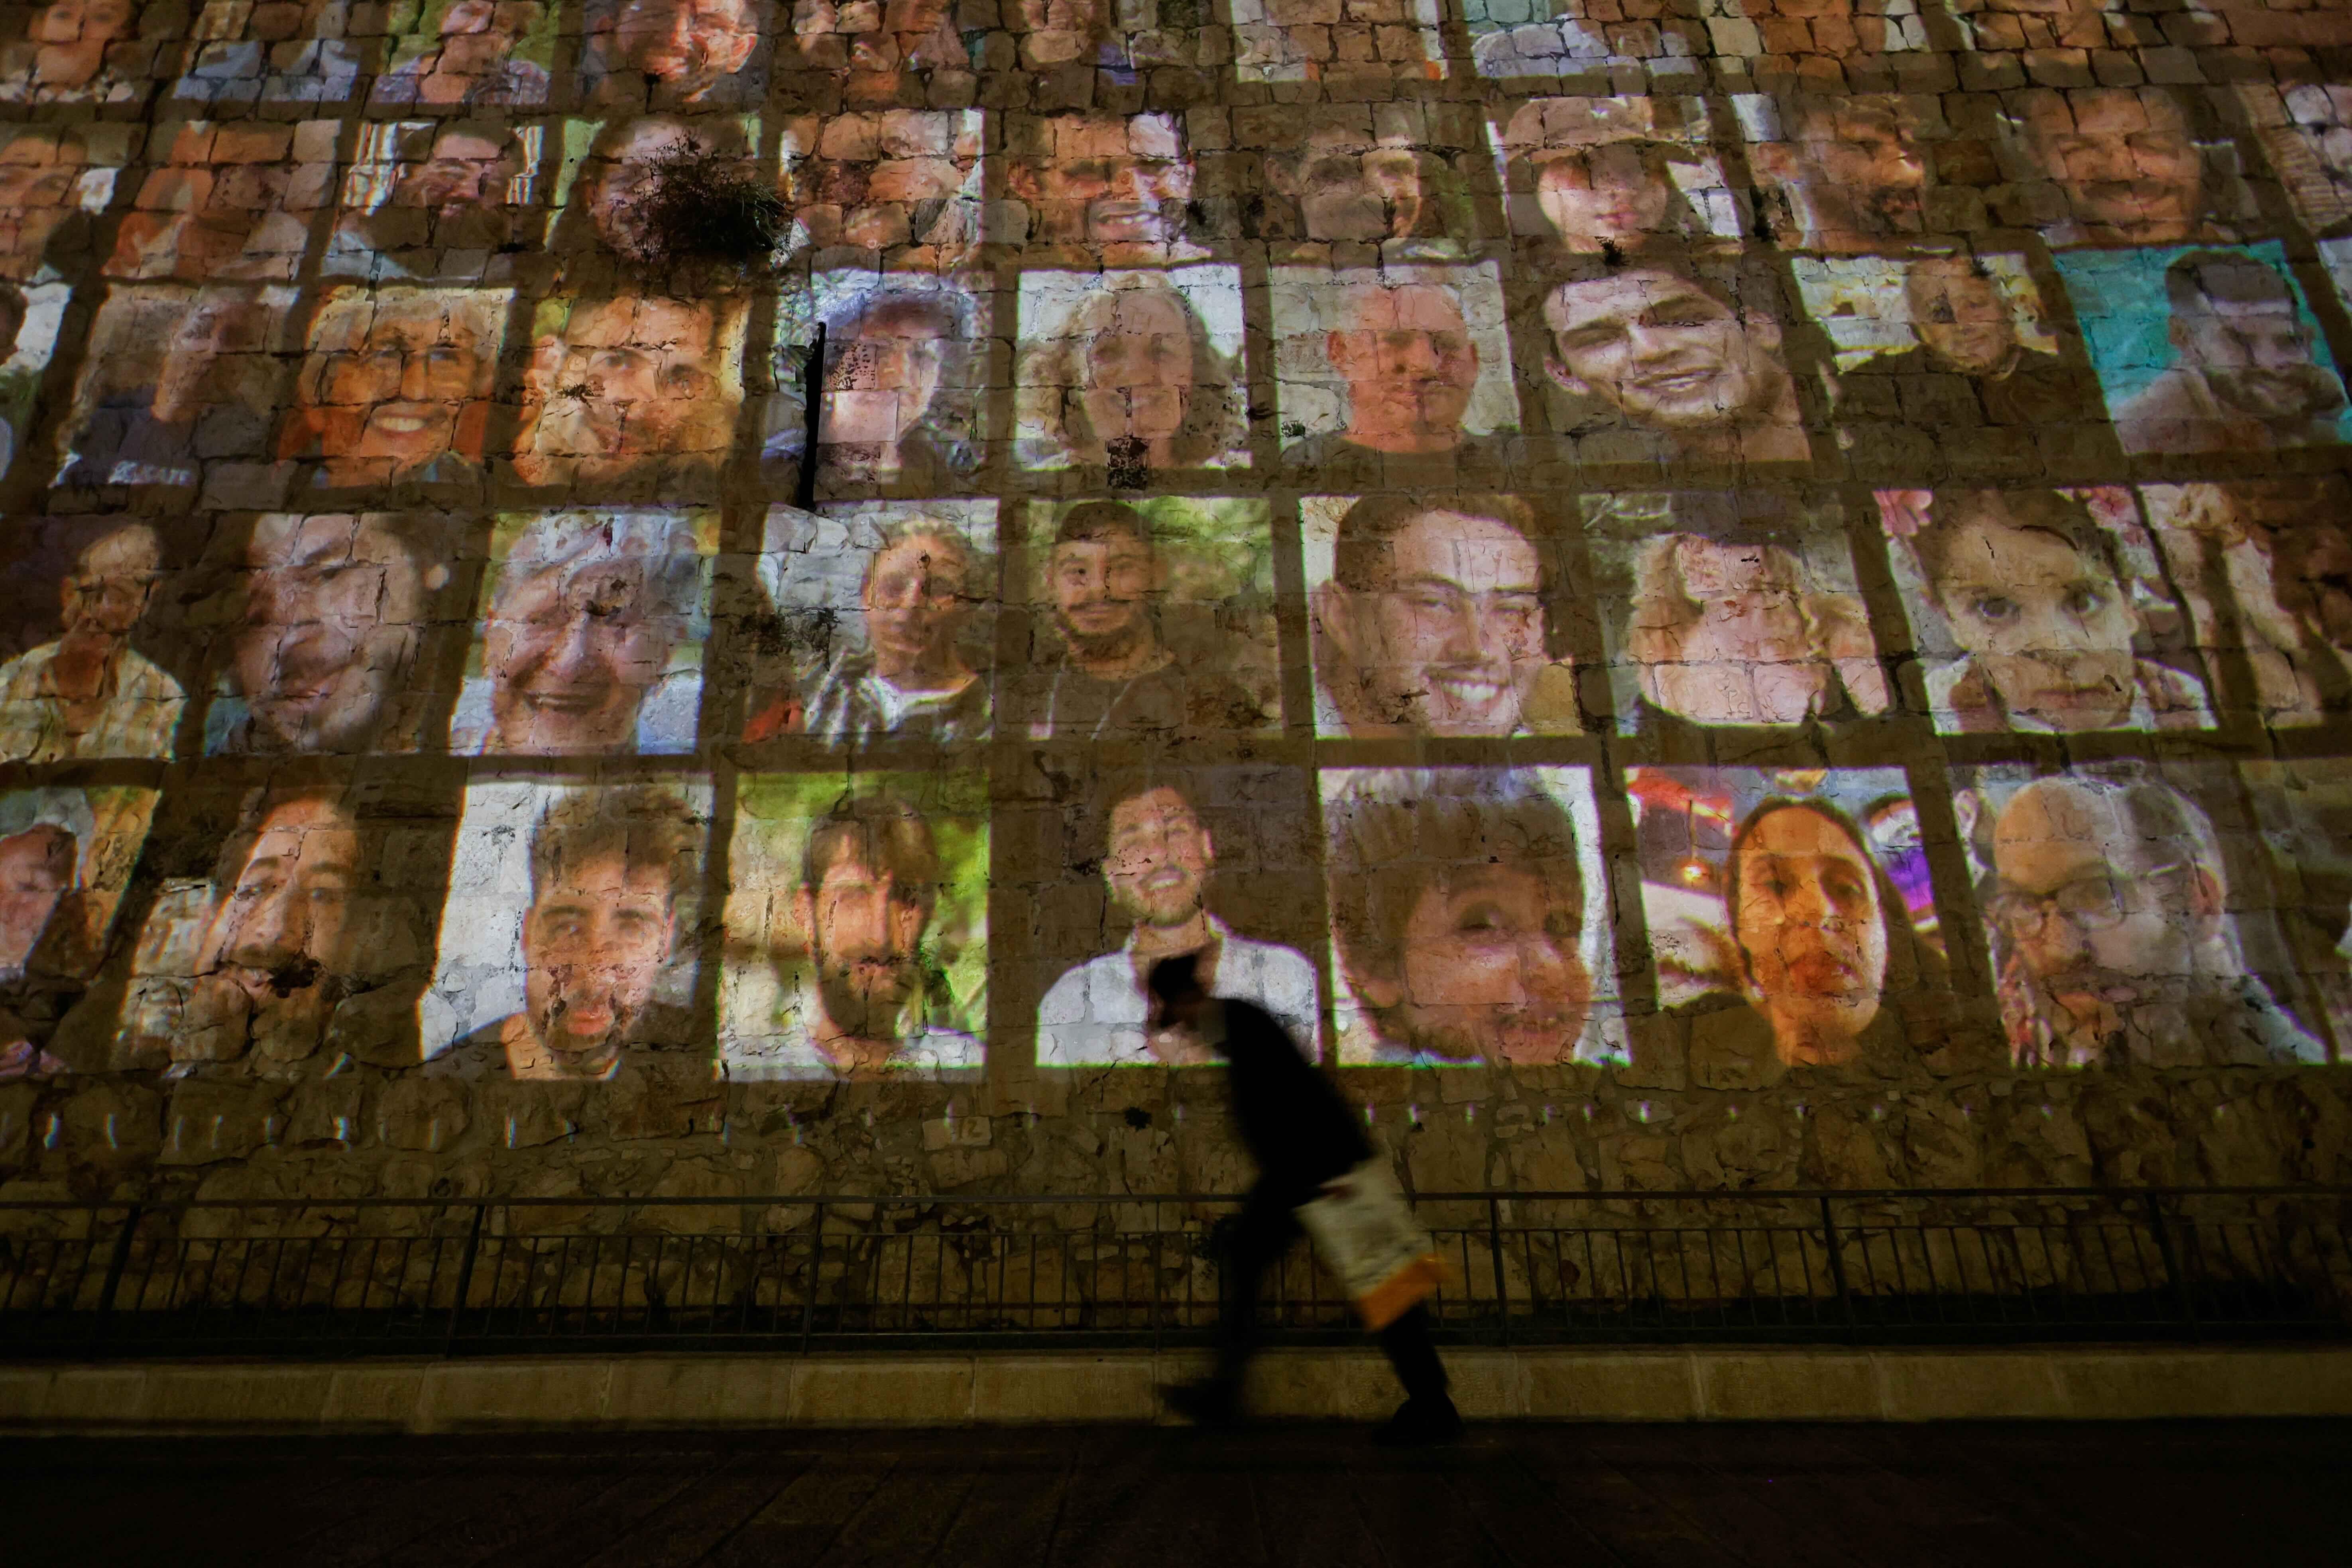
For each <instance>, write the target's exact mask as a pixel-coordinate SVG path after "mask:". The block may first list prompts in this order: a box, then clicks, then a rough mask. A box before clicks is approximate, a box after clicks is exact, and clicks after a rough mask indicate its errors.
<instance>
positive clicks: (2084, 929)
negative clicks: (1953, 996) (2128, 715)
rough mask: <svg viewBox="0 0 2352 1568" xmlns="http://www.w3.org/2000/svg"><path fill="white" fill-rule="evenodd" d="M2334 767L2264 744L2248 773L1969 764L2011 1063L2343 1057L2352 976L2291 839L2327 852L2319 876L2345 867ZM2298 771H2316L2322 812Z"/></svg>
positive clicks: (1982, 891) (1979, 879)
mask: <svg viewBox="0 0 2352 1568" xmlns="http://www.w3.org/2000/svg"><path fill="white" fill-rule="evenodd" d="M2331 771H2332V770H2329V769H2327V768H2326V767H2325V766H2324V765H2323V767H2322V768H2319V769H2311V768H2309V767H2308V766H2307V765H2306V764H2301V763H2294V764H2248V765H2247V767H2246V770H2245V773H2244V774H2243V782H2244V784H2245V785H2246V786H2247V787H2246V788H2245V789H2244V790H2243V791H2242V790H2241V788H2240V784H2239V781H2238V780H2234V779H2232V778H2231V773H2230V769H2229V767H2228V765H2227V764H2226V763H2151V762H2143V761H2137V760H2133V761H2118V762H2114V763H2082V764H2077V765H2075V766H2074V767H2071V768H2068V769H2065V770H2064V771H2063V772H2037V770H2035V769H2034V768H2033V767H2032V765H2030V764H2026V763H1989V764H1983V765H1979V766H1972V767H1956V768H1954V769H1953V770H1952V783H1953V786H1954V791H1955V793H1954V797H1953V809H1954V813H1955V815H1956V816H1957V818H1958V823H1959V829H1960V842H1961V845H1962V847H1964V848H1965V850H1966V851H1967V853H1968V856H1969V873H1970V876H1971V878H1972V879H1973V880H1974V882H1975V883H1976V893H1977V899H1976V906H1977V916H1978V919H1979V921H1980V922H1981V923H1982V926H1983V929H1984V936H1985V942H1986V946H1987V949H1988V952H1989V953H1990V958H1991V961H1992V968H1993V975H1994V980H1995V985H1994V992H1995V994H1996V996H1997V997H1998V998H1999V1000H2000V1017H2001V1026H2002V1029H2003V1031H2004V1033H2005V1035H2006V1037H2007V1040H2008V1046H2009V1056H2010V1061H2011V1066H2012V1068H2020V1069H2028V1070H2040V1069H2065V1070H2073V1069H2081V1068H2108V1067H2116V1066H2121V1065H2124V1064H2126V1063H2129V1064H2135V1065H2137V1066H2140V1067H2143V1068H2149V1067H2152V1068H2199V1067H2233V1066H2234V1067H2252V1066H2263V1067H2283V1066H2293V1065H2296V1064H2299V1063H2302V1064H2315V1063H2320V1062H2325V1061H2327V1060H2329V1059H2330V1058H2329V1052H2328V1046H2327V1043H2326V1042H2327V1037H2328V1035H2329V1032H2330V1029H2331V1027H2332V1023H2331V1016H2330V1012H2329V1009H2330V1007H2331V1006H2332V1005H2333V1000H2334V996H2335V995H2336V994H2340V992H2339V990H2338V988H2337V986H2336V981H2335V980H2334V979H2333V978H2332V967H2331V966H2329V965H2327V964H2326V963H2322V962H2315V961H2317V960H2319V959H2320V957H2321V954H2322V953H2324V952H2326V949H2325V948H2324V947H2321V948H2320V949H2319V951H2318V952H2315V951H2314V944H2315V933H2314V931H2312V930H2311V922H2312V921H2313V920H2314V919H2315V918H2316V919H2322V920H2324V919H2325V918H2326V915H2325V910H2324V909H2320V910H2315V909H2312V908H2310V907H2307V906H2306V907H2301V908H2298V907H2297V906H2298V905H2299V904H2302V903H2303V900H2301V899H2300V898H2298V897H2297V896H2296V891H2295V883H2294V877H2293V874H2292V869H2291V868H2292V864H2293V862H2292V857H2294V855H2295V854H2296V853H2297V852H2298V851H2308V852H2311V853H2312V858H2311V863H2310V868H2309V869H2310V873H2311V882H2310V886H2312V887H2313V888H2321V887H2325V886H2326V885H2327V883H2328V880H2329V879H2330V877H2331V876H2332V875H2333V866H2334V862H2335V860H2336V857H2337V855H2338V853H2340V852H2339V851H2336V850H2330V849H2326V848H2325V847H2323V846H2321V845H2319V844H2318V843H2317V842H2315V838H2314V836H2313V833H2312V828H2313V827H2314V826H2315V825H2316V824H2318V823H2323V822H2326V821H2327V820H2328V819H2329V818H2330V817H2331V816H2333V812H2334V807H2335V804H2336V803H2335V801H2334V799H2333V798H2331V797H2332V796H2333V795H2335V794H2336V790H2337V787H2338V786H2336V784H2334V782H2333V780H2332V779H2331V778H2330V777H2329V773H2330V772H2331ZM2282 789H2288V790H2292V791H2294V792H2297V793H2298V794H2299V792H2301V791H2303V790H2305V789H2315V790H2316V791H2317V793H2316V795H2313V796H2311V797H2309V800H2310V806H2311V807H2312V808H2313V814H2312V815H2311V816H2307V817H2306V816H2302V812H2303V810H2304V809H2305V808H2304V807H2303V806H2302V805H2299V804H2297V801H2296V799H2295V798H2294V796H2293V795H2280V794H2278V793H2276V792H2277V791H2279V790H2282ZM2249 799H2251V801H2252V816H2251V818H2250V817H2249V816H2248V814H2247V811H2246V804H2245V803H2246V802H2247V801H2248V800H2249ZM2282 872H2284V873H2286V875H2284V877H2282V876H2281V875H2280V873H2282ZM2283 927H2284V930H2283V929H2282V928H2283ZM2339 935H2340V933H2339ZM2298 955H2300V956H2301V957H2302V959H2303V969H2304V972H2305V975H2307V976H2308V977H2309V980H2308V984H2305V979H2304V977H2303V976H2299V975H2298V973H2297V968H2298V964H2297V958H2298ZM2337 962H2338V963H2340V962H2341V961H2340V960H2338V961H2337Z"/></svg>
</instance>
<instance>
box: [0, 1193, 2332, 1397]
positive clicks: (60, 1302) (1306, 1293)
mask: <svg viewBox="0 0 2352 1568" xmlns="http://www.w3.org/2000/svg"><path fill="white" fill-rule="evenodd" d="M1241 1201H1242V1200H1241V1197H1240V1196H1239V1195H1238V1194H1186V1193H1164V1194H1091V1193H1089V1194H1003V1195H994V1194H865V1193H824V1194H818V1193H799V1194H751V1195H730V1196H676V1197H591V1196H553V1197H529V1198H526V1197H514V1198H499V1197H486V1198H433V1199H404V1198H340V1199H335V1198H278V1199H253V1200H237V1199H210V1200H207V1199H185V1200H173V1201H157V1202H153V1203H147V1202H139V1201H127V1200H112V1199H110V1200H105V1201H98V1202H90V1203H84V1204H60V1203H39V1202H26V1201H16V1202H0V1357H16V1358H26V1357H55V1356H137V1355H150V1356H152V1355H176V1354H185V1353H202V1352H234V1353H237V1354H243V1355H280V1356H328V1355H343V1354H352V1353H370V1352H377V1353H381V1352H394V1353H410V1354H415V1353H427V1354H444V1355H448V1354H463V1353H478V1352H530V1351H562V1350H576V1349H580V1348H584V1347H585V1346H588V1345H591V1344H594V1345H599V1346H603V1347H607V1348H614V1349H636V1348H652V1347H657V1346H667V1347H672V1348H689V1349H692V1348H719V1347H728V1346H731V1347H737V1348H761V1349H778V1350H802V1351H805V1350H815V1349H825V1350H832V1349H840V1348H846V1347H856V1346H871V1347H877V1348H879V1347H885V1346H892V1345H904V1344H909V1343H925V1344H940V1343H950V1342H953V1343H971V1344H1003V1345H1008V1346H1009V1345H1019V1344H1033V1343H1048V1344H1053V1343H1058V1344H1070V1345H1080V1344H1084V1345H1112V1344H1138V1343H1150V1344H1161V1343H1186V1342H1198V1341H1201V1340H1203V1339H1204V1338H1205V1337H1206V1336H1207V1334H1208V1333H1209V1331H1211V1329H1212V1328H1213V1325H1214V1322H1215V1319H1216V1314H1217V1309H1218V1301H1219V1292H1220V1290H1221V1289H1222V1277H1221V1273H1220V1268H1219V1259H1220V1257H1221V1253H1222V1245H1221V1236H1222V1232H1221V1230H1220V1226H1219V1221H1220V1220H1221V1219H1223V1217H1224V1216H1226V1215H1230V1214H1231V1213H1232V1212H1233V1211H1234V1209H1235V1208H1236V1207H1237V1206H1238V1205H1239V1204H1240V1203H1241ZM1413 1201H1414V1204H1415V1206H1416V1209H1417V1212H1418V1213H1419V1215H1420V1216H1421V1219H1422V1221H1423V1224H1424V1225H1425V1226H1428V1228H1429V1230H1430V1233H1431V1235H1432V1237H1433V1238H1434V1240H1435V1242H1436V1244H1437V1247H1438V1250H1439V1252H1440V1253H1441V1254H1442V1256H1443V1257H1444V1258H1445V1261H1446V1263H1447V1265H1448V1269H1449V1273H1450V1276H1451V1279H1450V1280H1449V1283H1448V1284H1447V1286H1446V1287H1445V1289H1443V1290H1442V1291H1441V1292H1440V1293H1439V1295H1438V1296H1437V1298H1436V1299H1435V1300H1434V1301H1433V1303H1432V1308H1433V1313H1434V1315H1435V1318H1436V1321H1437V1324H1438V1327H1439V1329H1440V1331H1441V1333H1442V1334H1443V1335H1444V1337H1446V1338H1448V1339H1449V1340H1453V1341H1455V1342H1464V1341H1468V1342H1487V1343H1513V1342H1524V1343H1541V1342H1671V1341H1709V1340H1711V1341H1726V1340H1731V1341H1738V1340H1747V1341H1757V1342H1937V1341H1946V1342H2029V1341H2049V1340H2058V1339H2085V1338H2100V1339H2128V1338H2140V1339H2170V1340H2179V1339H2210V1340H2246V1339H2257V1338H2277V1337H2286V1336H2305V1337H2336V1336H2343V1335H2345V1334H2346V1333H2347V1330H2352V1242H2348V1241H2347V1220H2352V1188H2344V1187H2294V1188H2278V1187H2178V1186H2168V1187H2142V1188H2128V1189H2117V1188H2095V1187H2044V1188H1889V1189H1877V1190H1853V1189H1836V1190H1826V1189H1807V1190H1785V1189H1774V1190H1764V1191H1743V1192H1723V1191H1705V1192H1643V1191H1589V1192H1518V1193H1487V1192H1438V1193H1421V1194H1416V1195H1415V1197H1414V1200H1413ZM1260 1310H1261V1313H1262V1315H1263V1317H1264V1319H1265V1323H1266V1326H1267V1328H1268V1330H1269V1331H1270V1332H1271V1333H1272V1334H1273V1335H1274V1336H1275V1337H1276V1338H1290V1339H1296V1340H1309V1341H1311V1340H1316V1339H1320V1338H1327V1337H1339V1336H1344V1335H1347V1334H1349V1333H1350V1332H1351V1331H1352V1330H1351V1325H1350V1321H1349V1310H1348V1306H1347V1303H1346V1302H1345V1301H1344V1300H1341V1299H1340V1298H1339V1296H1338V1295H1337V1293H1336V1291H1335V1290H1334V1289H1333V1287H1332V1284H1331V1282H1330V1280H1329V1279H1328V1276H1326V1275H1324V1274H1323V1273H1322V1272H1321V1271H1320V1270H1319V1269H1318V1268H1317V1267H1316V1266H1315V1264H1314V1262H1313V1260H1312V1258H1311V1257H1310V1256H1309V1255H1308V1253H1307V1251H1306V1249H1305V1248H1304V1247H1300V1248H1295V1249H1293V1251H1292V1253H1291V1254H1290V1255H1289V1256H1288V1257H1287V1258H1285V1259H1284V1261H1283V1263H1282V1265H1281V1266H1280V1267H1279V1268H1277V1269H1276V1270H1275V1271H1274V1272H1273V1273H1272V1275H1271V1276H1270V1277H1269V1279H1268V1280H1267V1282H1266V1286H1265V1291H1264V1296H1263V1299H1262V1301H1261V1304H1260Z"/></svg>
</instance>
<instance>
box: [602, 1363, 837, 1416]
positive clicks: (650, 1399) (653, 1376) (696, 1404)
mask: <svg viewBox="0 0 2352 1568" xmlns="http://www.w3.org/2000/svg"><path fill="white" fill-rule="evenodd" d="M798 1364H799V1363H797V1362H796V1361H795V1360H794V1359H793V1358H792V1357H789V1356H711V1357H694V1358H680V1359H676V1360H672V1359H668V1358H662V1359H651V1358H639V1357H629V1358H626V1359H624V1360H622V1361H621V1362H619V1363H616V1364H615V1365H614V1368H613V1388H612V1394H611V1396H610V1398H609V1400H608V1401H607V1403H606V1413H607V1415H608V1418H609V1419H611V1420H613V1421H614V1422H616V1423H618V1424H619V1425H621V1426H783V1425H784V1424H785V1423H787V1422H789V1421H790V1420H791V1419H792V1418H793V1381H794V1373H795V1369H796V1368H797V1366H798Z"/></svg>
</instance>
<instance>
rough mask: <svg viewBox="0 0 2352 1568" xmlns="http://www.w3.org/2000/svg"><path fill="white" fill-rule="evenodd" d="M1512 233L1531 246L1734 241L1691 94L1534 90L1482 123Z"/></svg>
mask: <svg viewBox="0 0 2352 1568" xmlns="http://www.w3.org/2000/svg"><path fill="white" fill-rule="evenodd" d="M1487 133H1488V135H1489V137H1490V139H1491V140H1492V142H1493V146H1494V159H1495V169H1496V174H1497V176H1498V177H1499V178H1500V179H1501V181H1502V185H1503V210H1504V216H1505V218H1506V219H1507V223H1508V225H1509V228H1510V232H1511V236H1512V237H1513V238H1514V239H1517V240H1518V241H1519V242H1521V243H1522V244H1523V245H1532V246H1533V247H1536V248H1537V249H1538V250H1540V249H1541V248H1543V247H1551V246H1564V247H1567V248H1569V249H1571V250H1580V251H1600V250H1601V249H1603V248H1604V247H1612V246H1613V247H1616V248H1617V249H1618V250H1619V251H1620V252H1626V251H1634V250H1639V249H1641V248H1643V247H1644V246H1647V245H1650V244H1654V243H1660V242H1664V243H1669V244H1691V243H1704V242H1706V241H1707V240H1710V239H1713V240H1722V241H1730V242H1735V243H1736V242H1737V241H1738V239H1739V238H1740V237H1741V235H1742V234H1743V232H1744V230H1745V227H1746V226H1745V224H1744V223H1743V221H1742V219H1741V203H1740V202H1739V201H1738V198H1737V197H1736V196H1735V195H1734V193H1733V192H1732V191H1731V189H1730V188H1729V185H1728V184H1727V181H1726V180H1725V179H1724V176H1723V161H1722V159H1721V158H1720V157H1719V156H1718V155H1717V153H1716V151H1715V148H1714V146H1713V144H1712V142H1711V141H1710V133H1709V131H1708V128H1707V114H1706V100H1704V99H1699V98H1673V97H1667V96H1665V95H1664V94H1660V95H1657V96H1654V97H1649V98H1535V99H1529V100H1526V101H1524V102H1521V103H1519V104H1517V106H1516V107H1515V108H1513V109H1512V110H1510V112H1509V113H1508V114H1507V115H1500V116H1498V117H1497V118H1496V119H1494V120H1491V121H1488V123H1487Z"/></svg>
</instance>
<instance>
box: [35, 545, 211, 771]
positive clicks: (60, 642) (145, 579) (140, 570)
mask: <svg viewBox="0 0 2352 1568" xmlns="http://www.w3.org/2000/svg"><path fill="white" fill-rule="evenodd" d="M27 532H28V535H29V536H28V537H26V539H25V541H24V542H23V543H22V544H21V545H20V546H19V548H18V550H17V551H16V552H14V553H13V555H12V558H11V560H10V563H9V566H10V572H9V576H10V583H11V588H12V592H11V594H10V595H9V596H10V598H11V599H13V600H14V601H15V603H14V605H12V606H11V608H12V609H13V610H14V612H15V614H14V616H13V617H12V619H11V622H10V624H11V626H12V627H13V628H14V635H13V637H11V639H10V640H11V642H12V644H13V645H14V647H16V648H19V649H21V650H22V651H20V652H17V653H16V654H15V656H14V657H13V658H9V659H8V661H7V662H6V663H5V664H0V762H9V763H68V762H79V761H81V760H83V759H85V758H94V757H141V758H151V759H152V758H169V757H170V756H171V755H172V754H173V739H172V738H173V732H174V731H176V730H177V729H178V728H179V723H180V712H181V710H182V709H184V707H186V706H187V695H186V692H185V690H184V689H183V688H182V686H181V684H180V682H179V681H178V680H177V679H175V678H174V677H173V675H172V674H170V673H169V672H168V671H167V670H166V669H165V668H164V667H163V663H161V662H159V660H160V659H163V658H166V657H168V656H166V655H165V654H164V652H163V647H161V646H160V645H161V644H163V642H164V641H165V640H167V639H165V638H163V637H159V636H158V635H157V632H158V628H157V627H156V626H154V625H153V624H152V620H151V615H150V613H151V611H153V610H155V609H156V608H157V603H156V601H157V595H158V594H159V592H160V591H161V589H162V587H163V582H164V580H165V577H166V574H167V570H168V569H169V568H171V567H173V566H174V565H177V564H183V562H176V561H174V560H173V552H172V550H171V548H170V543H169V542H168V541H167V539H166V537H165V534H164V532H163V529H162V528H160V527H158V526H156V525H152V524H149V523H146V522H142V521H136V520H134V519H131V518H126V517H102V518H81V519H61V520H58V521H56V522H52V523H47V524H45V525H41V526H40V527H39V528H38V530H37V531H29V530H28V531H27ZM44 589H46V593H44ZM142 650H143V651H142Z"/></svg>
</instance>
